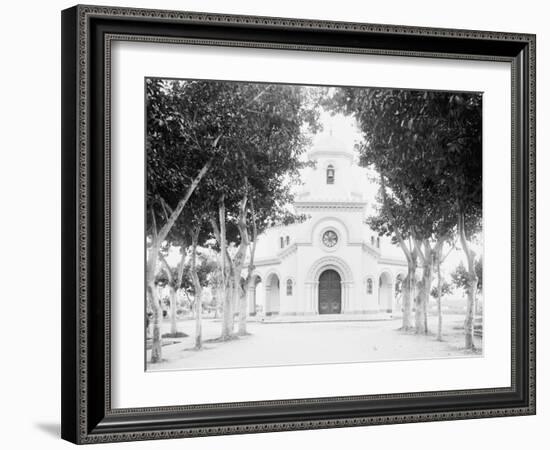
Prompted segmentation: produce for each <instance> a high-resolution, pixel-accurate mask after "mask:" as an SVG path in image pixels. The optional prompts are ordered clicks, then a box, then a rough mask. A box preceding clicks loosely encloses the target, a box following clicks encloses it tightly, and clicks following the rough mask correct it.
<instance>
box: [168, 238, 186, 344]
mask: <svg viewBox="0 0 550 450" xmlns="http://www.w3.org/2000/svg"><path fill="white" fill-rule="evenodd" d="M184 263H185V249H184V244H182V246H181V259H180V264H179V266H178V279H177V281H176V286H175V295H174V301H173V306H172V300H170V306H171V310H172V313H171V325H170V333H172V334H173V335H174V336H175V335H176V334H177V333H178V323H177V320H176V318H177V310H178V307H177V306H178V300H177V299H178V295H177V294H178V292H179V291H180V289H181V283H182V281H183V266H184Z"/></svg>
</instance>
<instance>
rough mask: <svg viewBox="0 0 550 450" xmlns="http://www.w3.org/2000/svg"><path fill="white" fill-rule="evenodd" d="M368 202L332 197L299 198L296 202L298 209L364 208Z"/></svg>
mask: <svg viewBox="0 0 550 450" xmlns="http://www.w3.org/2000/svg"><path fill="white" fill-rule="evenodd" d="M366 206H367V202H358V201H353V200H330V199H315V200H308V201H304V200H297V201H295V202H294V207H295V208H296V209H347V210H353V209H355V210H364V209H365V207H366Z"/></svg>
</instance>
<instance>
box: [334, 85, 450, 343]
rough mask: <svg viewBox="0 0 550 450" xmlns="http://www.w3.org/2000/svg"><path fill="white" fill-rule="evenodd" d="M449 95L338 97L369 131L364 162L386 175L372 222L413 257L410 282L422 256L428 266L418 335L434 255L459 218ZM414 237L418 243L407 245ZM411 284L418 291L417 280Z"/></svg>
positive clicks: (390, 92)
mask: <svg viewBox="0 0 550 450" xmlns="http://www.w3.org/2000/svg"><path fill="white" fill-rule="evenodd" d="M447 98H448V94H447V93H437V92H427V91H408V90H396V89H361V88H359V89H358V88H344V89H341V90H338V91H336V94H335V96H334V98H333V103H334V104H336V108H337V109H338V110H341V111H343V112H345V113H347V114H352V115H354V116H355V118H356V119H357V121H358V123H359V126H360V128H361V131H362V132H363V136H364V143H363V145H362V146H361V147H360V156H361V157H360V164H361V165H363V166H365V167H369V166H370V167H373V168H374V169H375V170H376V171H377V172H378V173H379V174H380V184H381V191H382V195H381V198H382V200H383V206H382V208H381V214H380V215H379V217H378V218H377V219H376V220H372V221H371V223H374V224H377V226H378V229H379V230H381V231H379V232H382V233H385V234H390V235H392V236H393V240H394V242H396V243H398V244H399V245H400V247H401V249H402V251H403V253H404V254H405V257H406V259H407V261H408V266H409V274H410V275H408V277H407V278H408V279H409V280H411V279H414V278H415V277H414V276H412V272H413V271H414V270H416V258H418V261H419V262H420V265H421V267H422V277H421V278H420V280H418V281H417V283H416V292H415V305H416V314H415V328H416V331H417V332H418V333H427V331H428V328H427V303H428V299H429V291H430V287H431V281H432V272H433V261H434V256H435V255H436V254H437V253H438V252H439V251H440V249H441V247H442V246H443V244H444V243H445V242H446V241H448V240H449V238H450V234H451V233H452V230H453V227H454V226H455V222H456V215H455V214H454V213H453V199H452V198H451V197H450V196H449V195H448V192H447V191H446V186H444V185H440V183H439V177H440V174H441V170H442V168H443V165H444V164H445V152H444V150H443V148H442V146H441V143H440V137H441V134H442V132H443V131H444V127H441V126H439V122H438V114H439V113H440V111H439V104H440V103H444V102H445V101H446V100H447ZM406 239H408V240H409V241H410V242H411V243H412V245H409V246H407V245H406ZM412 248H414V249H415V252H416V254H415V257H416V258H413V254H412V251H411V249H412ZM407 290H408V291H409V296H410V295H411V293H412V290H413V288H412V286H411V283H410V282H409V283H408V289H407ZM405 300H406V298H405ZM403 316H404V323H403V327H404V328H408V326H409V323H408V321H409V319H408V311H407V310H406V309H405V311H404V315H403Z"/></svg>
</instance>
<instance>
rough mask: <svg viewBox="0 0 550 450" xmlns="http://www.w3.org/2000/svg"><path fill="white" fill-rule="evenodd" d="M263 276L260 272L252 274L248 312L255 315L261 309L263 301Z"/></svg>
mask: <svg viewBox="0 0 550 450" xmlns="http://www.w3.org/2000/svg"><path fill="white" fill-rule="evenodd" d="M262 287H263V284H262V277H260V275H258V274H253V275H252V286H251V288H250V291H249V292H248V314H249V315H250V316H255V315H256V314H257V313H258V311H259V310H261V307H262V303H263V302H261V301H260V298H259V297H260V293H261V290H262Z"/></svg>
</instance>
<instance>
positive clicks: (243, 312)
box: [237, 281, 249, 336]
mask: <svg viewBox="0 0 550 450" xmlns="http://www.w3.org/2000/svg"><path fill="white" fill-rule="evenodd" d="M248 290H249V287H248V282H246V281H245V283H244V288H243V289H242V291H243V292H242V296H241V298H240V304H239V329H238V331H237V334H238V335H239V336H245V335H246V334H247V329H246V318H247V316H248V292H249V291H248Z"/></svg>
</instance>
